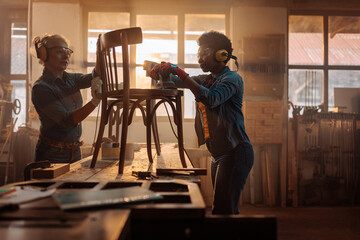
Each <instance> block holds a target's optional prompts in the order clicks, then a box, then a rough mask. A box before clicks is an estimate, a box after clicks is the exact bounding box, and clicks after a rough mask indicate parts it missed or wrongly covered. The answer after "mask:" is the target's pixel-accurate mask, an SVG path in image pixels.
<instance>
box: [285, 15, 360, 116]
mask: <svg viewBox="0 0 360 240" xmlns="http://www.w3.org/2000/svg"><path fill="white" fill-rule="evenodd" d="M359 14H360V13H351V15H350V16H336V15H332V14H323V15H317V16H314V15H302V14H301V13H299V14H297V13H296V14H292V15H289V59H288V61H289V65H288V66H289V75H288V77H289V79H288V81H289V84H288V86H289V100H290V101H291V102H292V103H293V104H294V105H298V106H304V107H305V109H307V108H319V107H320V105H323V108H324V109H325V110H326V111H332V110H335V107H341V108H344V109H346V108H349V109H348V110H350V108H351V107H350V106H337V105H338V104H337V102H336V97H335V95H336V94H335V92H336V91H338V89H339V88H340V89H347V88H348V89H350V90H351V89H354V88H359V87H360V74H359V72H360V17H358V16H356V15H359ZM338 92H339V91H338ZM345 96H346V94H345ZM345 112H346V110H345Z"/></svg>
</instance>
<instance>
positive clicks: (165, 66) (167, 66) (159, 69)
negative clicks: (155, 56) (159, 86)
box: [150, 62, 189, 80]
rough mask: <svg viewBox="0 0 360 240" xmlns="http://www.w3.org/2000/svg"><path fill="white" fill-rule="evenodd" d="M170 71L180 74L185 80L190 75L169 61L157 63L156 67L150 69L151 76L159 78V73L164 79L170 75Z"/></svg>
mask: <svg viewBox="0 0 360 240" xmlns="http://www.w3.org/2000/svg"><path fill="white" fill-rule="evenodd" d="M170 73H172V74H175V75H178V76H179V77H180V79H181V80H184V79H185V78H186V76H188V75H189V74H187V73H186V72H185V71H184V70H182V69H181V68H179V67H178V66H176V65H174V64H171V63H169V62H162V63H161V64H157V65H155V67H154V68H153V69H152V70H151V71H150V77H151V78H153V79H155V80H159V79H160V76H159V75H161V76H162V78H163V79H166V78H168V77H169V75H170Z"/></svg>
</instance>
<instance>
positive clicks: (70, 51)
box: [48, 47, 74, 56]
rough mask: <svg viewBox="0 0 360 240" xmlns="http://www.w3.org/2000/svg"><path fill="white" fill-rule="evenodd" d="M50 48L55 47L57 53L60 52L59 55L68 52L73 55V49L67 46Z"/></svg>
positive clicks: (67, 53)
mask: <svg viewBox="0 0 360 240" xmlns="http://www.w3.org/2000/svg"><path fill="white" fill-rule="evenodd" d="M48 49H49V50H50V49H55V53H56V54H59V55H61V54H64V53H65V54H66V55H69V56H71V54H73V52H74V51H73V50H71V49H70V48H67V47H51V48H48Z"/></svg>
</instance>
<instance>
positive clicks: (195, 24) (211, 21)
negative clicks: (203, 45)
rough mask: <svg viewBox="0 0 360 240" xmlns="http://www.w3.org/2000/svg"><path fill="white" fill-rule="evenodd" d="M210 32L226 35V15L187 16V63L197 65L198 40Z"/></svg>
mask: <svg viewBox="0 0 360 240" xmlns="http://www.w3.org/2000/svg"><path fill="white" fill-rule="evenodd" d="M210 30H214V31H218V32H222V33H224V34H225V15H224V14H185V63H197V58H196V54H197V51H198V45H197V42H196V39H198V38H199V36H200V35H201V34H202V33H204V32H207V31H210Z"/></svg>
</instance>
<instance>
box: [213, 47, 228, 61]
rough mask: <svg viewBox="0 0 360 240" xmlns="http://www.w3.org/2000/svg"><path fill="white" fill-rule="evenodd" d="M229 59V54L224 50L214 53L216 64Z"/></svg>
mask: <svg viewBox="0 0 360 240" xmlns="http://www.w3.org/2000/svg"><path fill="white" fill-rule="evenodd" d="M229 58H230V57H229V53H228V52H227V51H226V50H225V49H221V50H218V51H216V53H215V59H216V61H218V62H225V61H226V60H228V59H229Z"/></svg>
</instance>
